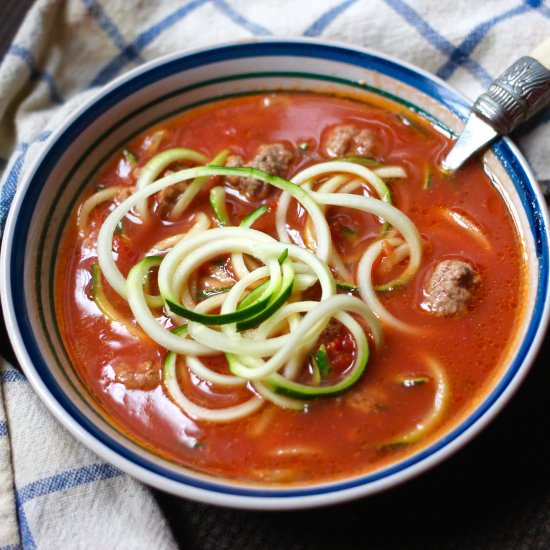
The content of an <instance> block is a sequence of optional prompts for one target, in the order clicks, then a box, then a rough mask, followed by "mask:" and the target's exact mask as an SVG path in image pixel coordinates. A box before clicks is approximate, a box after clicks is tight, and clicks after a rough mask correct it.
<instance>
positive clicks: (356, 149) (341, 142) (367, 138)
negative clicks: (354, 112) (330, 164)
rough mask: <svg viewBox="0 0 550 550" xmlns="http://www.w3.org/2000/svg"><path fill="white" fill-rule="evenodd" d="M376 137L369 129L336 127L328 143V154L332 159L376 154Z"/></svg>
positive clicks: (346, 125) (328, 138) (351, 126)
mask: <svg viewBox="0 0 550 550" xmlns="http://www.w3.org/2000/svg"><path fill="white" fill-rule="evenodd" d="M375 144H376V137H375V135H374V132H373V131H372V130H369V129H368V128H362V129H360V128H357V126H353V125H352V124H342V125H339V126H335V127H334V128H333V129H332V130H331V131H330V133H329V135H328V137H327V142H326V150H327V153H328V154H329V155H330V156H332V157H343V156H346V155H357V156H360V157H367V156H372V155H373V154H374V149H375Z"/></svg>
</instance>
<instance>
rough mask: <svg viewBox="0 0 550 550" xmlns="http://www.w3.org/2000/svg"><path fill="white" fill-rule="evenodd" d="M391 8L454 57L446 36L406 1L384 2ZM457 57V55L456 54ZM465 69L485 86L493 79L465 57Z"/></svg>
mask: <svg viewBox="0 0 550 550" xmlns="http://www.w3.org/2000/svg"><path fill="white" fill-rule="evenodd" d="M384 1H385V2H386V4H387V5H388V6H390V8H392V9H393V10H395V11H396V12H397V13H398V14H399V15H401V17H402V18H403V19H404V20H405V21H406V22H407V23H409V24H410V25H411V26H412V27H414V28H415V29H416V30H417V31H418V33H419V34H420V35H422V36H423V37H424V38H425V39H426V40H427V41H428V42H429V43H430V44H431V45H432V46H435V47H436V48H437V49H438V50H439V51H440V52H442V53H444V54H446V55H448V56H449V57H450V56H451V55H453V53H454V52H455V50H456V48H455V46H453V44H451V42H449V41H448V40H447V39H446V38H445V37H444V36H442V35H441V34H439V33H438V32H437V31H436V30H435V29H434V28H433V27H432V26H431V25H430V24H429V23H428V22H427V21H425V20H424V19H423V18H422V17H421V16H420V15H419V14H418V13H417V12H416V11H415V10H414V9H413V8H411V7H410V6H409V5H408V4H407V3H406V2H404V0H384ZM455 55H456V54H455ZM463 65H464V67H465V68H466V69H467V70H468V71H469V72H470V73H471V74H472V75H473V76H474V77H475V78H476V79H477V80H479V81H480V82H481V83H482V84H483V85H488V84H489V83H490V82H491V80H492V78H491V75H490V74H489V73H488V72H487V71H486V70H485V69H484V68H483V67H482V66H481V65H480V64H479V63H477V62H476V61H474V60H473V59H470V58H469V57H468V56H465V59H464V61H463Z"/></svg>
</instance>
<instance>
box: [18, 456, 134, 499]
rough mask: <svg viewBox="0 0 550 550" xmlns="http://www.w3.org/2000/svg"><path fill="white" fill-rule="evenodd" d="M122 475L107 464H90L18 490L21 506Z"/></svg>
mask: <svg viewBox="0 0 550 550" xmlns="http://www.w3.org/2000/svg"><path fill="white" fill-rule="evenodd" d="M122 475H124V474H123V473H122V472H121V471H120V470H118V469H117V468H115V467H114V466H111V464H107V463H105V462H101V463H98V464H90V465H89V466H83V467H82V468H75V469H73V470H67V471H65V472H61V473H60V474H56V475H53V476H50V477H46V478H44V479H39V480H37V481H33V482H32V483H29V484H28V485H25V486H23V487H22V488H21V489H18V490H17V498H18V500H19V504H20V506H22V505H23V504H25V503H26V502H28V501H29V500H32V499H34V498H38V497H42V496H44V495H49V494H52V493H57V492H59V491H66V490H67V489H71V488H72V487H78V486H80V485H85V484H87V483H92V482H94V481H101V480H104V479H111V478H114V477H119V476H122Z"/></svg>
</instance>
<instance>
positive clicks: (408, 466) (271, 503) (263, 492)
mask: <svg viewBox="0 0 550 550" xmlns="http://www.w3.org/2000/svg"><path fill="white" fill-rule="evenodd" d="M251 45H252V46H255V48H254V49H255V51H254V57H263V56H266V55H283V54H281V53H280V52H279V51H277V53H276V54H273V53H272V54H270V53H269V51H270V47H272V48H275V49H277V48H279V49H281V48H284V47H291V48H292V47H296V48H298V49H299V48H302V49H303V50H304V53H302V56H304V57H314V58H317V59H327V58H330V55H329V54H330V53H331V52H332V53H336V52H338V53H339V55H340V58H339V59H338V60H340V61H344V62H347V63H350V64H354V65H358V66H360V65H359V64H358V63H354V60H353V58H354V57H357V56H359V57H360V58H362V59H368V60H370V61H371V63H372V62H373V60H376V62H378V63H381V64H382V65H386V66H389V67H393V68H396V69H397V70H398V71H403V70H405V71H408V72H409V73H411V74H413V75H415V76H417V77H420V78H421V79H422V81H423V83H424V84H425V87H423V88H418V89H419V90H420V91H422V92H424V93H427V94H428V95H429V96H431V97H432V98H433V99H435V100H436V101H437V102H438V103H442V104H444V105H445V107H446V108H448V109H449V110H451V111H452V112H454V113H455V114H456V115H458V116H459V117H461V118H462V119H464V118H465V116H466V115H467V113H468V111H469V106H470V105H471V102H470V101H469V100H467V99H466V98H465V97H464V96H462V95H461V94H460V93H459V92H457V91H456V90H454V89H453V88H452V87H451V86H449V85H448V84H447V83H446V82H444V81H443V80H441V79H439V78H438V77H436V76H434V75H432V74H430V73H428V72H427V71H424V70H423V69H420V68H418V67H415V66H414V65H412V64H409V63H406V62H403V61H400V60H398V59H397V58H394V57H392V56H389V55H386V54H382V53H380V52H377V51H375V50H371V49H368V48H362V47H357V46H353V45H349V44H343V43H340V42H333V41H327V40H319V39H310V38H284V37H283V38H277V37H269V38H263V39H258V38H254V39H251V40H239V41H233V42H227V43H223V44H217V45H213V46H208V47H203V48H196V49H192V50H184V51H178V52H175V53H172V54H169V55H166V56H163V57H160V58H157V59H155V60H152V61H149V62H147V63H144V64H143V65H141V66H139V67H137V68H135V69H133V70H131V71H129V72H127V73H124V74H123V75H121V76H119V77H118V78H116V79H114V80H113V81H112V82H110V83H109V84H108V85H106V86H104V87H103V88H101V89H100V90H99V91H98V93H96V94H94V95H93V96H92V97H90V98H89V99H88V100H87V101H85V102H84V103H83V105H82V106H81V107H80V108H79V109H77V110H76V111H75V112H73V113H72V114H71V115H70V116H69V117H68V118H67V119H66V120H65V121H64V123H63V124H62V125H61V126H60V127H59V128H57V129H56V130H55V132H53V133H52V134H51V136H50V137H49V139H48V142H47V145H46V146H45V147H44V149H43V151H42V153H41V154H40V155H39V157H38V158H37V159H36V160H35V161H34V163H33V166H32V168H31V169H29V170H28V171H27V174H26V175H25V176H24V177H23V178H22V180H21V182H20V183H19V186H18V189H17V192H16V195H15V197H14V201H13V204H12V206H11V208H10V212H9V214H8V218H7V220H6V224H5V230H4V236H3V240H2V255H1V258H0V275H1V276H2V279H3V281H4V284H3V285H2V287H1V290H0V300H1V302H2V309H3V313H4V318H5V322H6V326H7V330H8V335H9V337H10V340H11V342H12V345H13V347H14V351H15V354H16V357H17V359H18V361H19V363H20V365H21V366H22V368H23V371H24V373H25V375H26V377H27V379H28V380H29V382H30V384H31V386H32V387H33V389H34V391H35V392H36V393H37V394H38V395H39V397H40V399H41V400H42V402H43V403H44V404H45V405H46V406H47V408H48V409H49V410H50V412H51V413H52V414H53V415H54V416H55V417H56V418H57V420H58V421H59V422H60V423H61V424H62V425H63V426H64V427H66V428H67V429H68V430H69V431H70V432H71V433H72V434H73V435H74V436H75V437H76V438H77V439H78V440H79V441H80V442H82V443H84V444H85V445H86V446H87V447H88V448H89V449H91V450H92V451H93V452H95V453H97V454H98V455H99V456H101V457H102V458H103V459H105V460H107V461H108V462H110V463H112V464H114V465H115V466H117V467H118V468H120V469H121V470H123V471H125V472H126V473H128V474H130V475H132V476H133V477H136V478H138V479H139V480H141V481H143V482H145V483H147V484H149V485H151V486H154V487H156V488H158V489H161V490H164V491H167V492H170V493H172V494H175V495H177V496H183V497H188V498H192V499H195V500H199V501H202V502H206V503H209V504H216V505H224V506H230V507H234V508H255V509H265V510H276V509H290V508H294V509H297V508H305V507H315V506H322V505H329V504H334V503H337V502H342V501H346V500H351V499H353V498H358V497H361V496H366V495H370V494H375V493H377V492H379V491H382V490H386V489H388V488H390V487H393V486H395V485H398V484H400V483H402V482H404V481H406V480H408V479H411V478H413V477H415V476H416V475H419V474H420V473H422V472H424V471H426V470H428V469H429V468H432V467H433V466H435V465H436V464H438V463H440V462H441V461H442V460H444V459H445V458H447V457H448V456H450V455H451V454H453V453H454V452H456V451H457V450H458V449H460V448H461V447H462V446H463V445H464V444H466V443H467V442H468V441H470V440H471V439H472V438H473V437H475V436H476V435H477V434H478V433H479V432H480V431H481V430H482V429H483V428H484V427H485V426H487V425H488V424H489V422H491V421H492V420H493V419H494V417H495V416H496V415H497V414H498V413H499V412H500V410H501V409H502V408H503V406H504V405H505V404H506V403H507V402H508V401H509V399H510V398H511V396H512V395H513V394H514V393H515V391H516V390H517V388H518V387H519V385H520V384H521V382H522V381H523V379H524V378H525V376H526V374H527V372H528V370H529V369H530V367H531V365H532V363H533V361H534V359H535V357H536V354H537V352H538V350H539V348H540V345H541V344H542V340H543V338H544V334H545V332H546V328H547V325H548V321H549V316H550V293H549V292H548V283H549V280H548V261H549V260H548V241H549V240H550V223H549V218H548V212H547V209H546V204H545V200H544V198H543V196H542V192H541V191H540V189H539V188H538V186H537V184H536V179H535V177H534V175H533V173H532V171H531V169H530V168H529V166H528V164H527V161H526V160H525V159H524V158H523V156H522V155H521V153H520V152H519V150H518V149H517V147H516V146H515V145H514V144H513V143H512V142H511V141H510V140H509V139H508V138H504V139H502V140H501V141H499V142H498V143H497V145H495V146H494V149H495V148H498V147H505V148H506V149H507V150H508V151H509V153H510V154H511V159H512V161H513V162H514V163H515V164H516V165H515V167H514V168H515V169H518V170H520V171H521V172H522V173H523V174H524V176H525V181H526V182H527V188H526V189H523V192H520V190H518V196H520V198H521V199H522V203H523V204H525V201H524V199H525V197H524V193H525V192H527V191H528V192H529V193H530V194H531V195H532V196H533V199H534V202H533V204H534V207H535V209H536V214H537V216H538V219H536V220H534V222H536V223H537V224H538V225H537V227H538V228H539V230H541V231H542V237H543V238H544V239H545V243H544V244H545V245H546V246H545V247H543V248H544V249H543V252H542V259H541V258H539V256H537V258H538V259H539V261H540V262H542V268H543V269H540V273H539V287H540V284H544V285H545V296H544V298H545V299H544V302H543V303H542V304H539V303H535V306H534V308H533V312H532V314H531V315H530V317H528V318H527V319H526V325H527V324H528V325H529V331H528V333H527V334H526V335H525V336H524V338H523V340H522V344H521V348H520V349H519V350H518V351H517V353H516V354H515V355H514V357H513V358H511V359H510V361H509V363H510V364H509V365H508V367H507V369H506V370H504V371H503V373H502V375H501V376H500V377H499V379H498V381H495V383H494V387H493V389H492V390H491V391H490V392H489V393H488V394H487V395H486V397H485V398H484V399H483V401H482V402H480V404H479V405H478V406H476V408H475V409H474V410H473V411H472V412H471V413H470V414H469V415H468V416H467V417H466V418H465V419H463V420H462V421H461V422H460V423H459V424H458V425H456V426H455V427H454V428H452V429H451V430H450V431H449V432H447V433H446V434H445V435H444V436H443V437H441V438H439V439H438V440H437V441H436V442H434V444H432V445H430V446H429V447H427V448H424V449H422V450H420V451H418V452H416V453H414V454H413V455H411V456H409V457H407V458H405V459H404V460H402V461H398V462H397V463H393V464H390V465H388V466H387V467H384V468H383V469H381V470H377V471H375V472H374V474H378V473H379V474H380V475H379V476H378V477H376V476H375V477H373V472H371V473H370V474H369V473H367V474H360V475H355V476H353V478H351V479H352V480H353V483H352V484H351V485H350V478H342V479H338V480H336V481H334V482H331V483H330V484H329V486H323V485H315V484H314V485H309V486H307V485H306V486H305V487H298V488H295V489H293V488H292V487H291V488H289V489H288V491H279V490H277V491H273V490H272V491H270V490H269V488H266V489H264V488H261V487H257V486H254V487H255V488H252V489H249V488H248V487H249V486H247V485H246V484H243V488H244V489H243V490H242V491H239V490H234V489H232V490H231V491H225V492H224V487H225V488H227V487H230V485H224V480H223V478H220V479H219V480H216V481H215V482H213V483H204V482H202V481H200V483H198V484H191V485H190V484H189V483H188V482H187V481H185V480H180V481H178V480H176V479H174V478H169V477H167V476H166V475H163V474H162V473H158V472H156V471H152V470H151V469H150V467H147V465H144V461H143V460H141V459H140V460H139V463H136V462H135V460H132V459H130V458H128V456H127V455H128V452H126V453H124V455H125V456H123V455H121V454H120V451H117V450H115V449H113V448H112V447H111V446H109V445H107V443H105V441H104V440H103V439H98V437H97V433H95V434H94V433H91V432H90V431H89V428H87V427H85V426H84V425H83V423H82V421H80V422H79V420H78V419H77V418H75V417H74V416H73V415H72V414H71V413H70V412H69V411H68V410H67V409H66V407H65V406H64V405H63V404H62V403H60V402H59V400H58V399H57V397H56V396H55V395H54V393H52V391H51V389H50V388H49V387H48V385H47V384H46V383H45V381H44V380H43V378H42V376H41V374H40V373H39V372H38V370H37V369H36V367H35V365H34V364H33V361H32V359H31V356H30V354H29V351H28V349H27V346H26V345H25V341H24V338H23V335H22V332H21V330H20V327H19V324H18V320H17V313H16V307H15V304H14V300H13V293H12V266H11V262H10V260H11V257H12V252H13V247H14V240H15V238H16V234H17V232H16V226H17V221H18V214H19V212H20V210H21V207H22V206H23V203H24V199H25V195H26V191H27V190H28V189H29V187H30V185H31V183H32V181H33V180H34V178H35V176H37V173H38V171H39V168H40V167H41V166H42V162H43V161H44V160H45V159H46V158H47V156H48V154H49V153H50V152H51V149H52V147H53V146H54V144H55V143H56V142H57V141H58V139H59V138H60V137H61V136H62V135H63V134H64V133H65V132H66V131H67V130H68V129H69V128H70V127H71V125H72V124H73V123H75V121H77V120H78V119H79V117H80V116H81V115H84V114H85V113H86V112H87V111H88V110H89V109H90V108H91V107H93V106H94V105H97V104H99V103H100V102H101V101H102V100H104V99H105V97H106V96H107V95H108V94H109V93H111V92H112V91H114V90H118V89H120V88H121V87H123V86H124V85H127V84H129V83H131V82H132V81H133V80H134V79H136V77H139V76H142V75H144V74H145V73H152V72H154V70H155V69H158V68H159V67H163V66H165V65H167V64H168V63H170V62H172V61H181V60H185V59H187V60H189V59H192V58H193V57H194V56H199V57H200V55H201V54H211V55H216V54H219V55H220V58H219V59H217V60H216V61H210V63H212V62H217V61H227V60H231V59H236V58H242V57H251V56H250V55H241V56H232V55H231V54H232V53H234V52H236V51H238V50H239V49H242V48H246V47H250V46H251ZM304 45H305V46H307V47H306V48H304ZM314 49H316V50H318V52H319V53H318V54H317V55H313V50H314ZM322 53H323V54H324V55H321V54H322ZM290 55H292V56H293V57H295V56H296V55H299V54H290ZM346 56H347V58H346ZM367 64H368V63H367ZM205 65H207V63H199V64H198V65H197V66H205ZM371 69H372V67H371ZM392 76H393V75H392ZM398 80H400V81H403V80H402V78H398ZM414 87H416V86H414ZM430 92H433V93H430ZM442 93H444V94H447V96H446V99H447V100H448V101H449V102H450V103H451V104H452V105H449V104H448V103H445V102H443V97H442ZM524 210H525V208H524ZM525 214H526V215H527V214H528V212H527V211H526V212H525ZM528 217H529V216H528ZM529 221H530V224H531V221H532V220H529ZM535 260H536V259H535ZM535 260H531V261H535ZM528 261H529V260H528ZM539 290H540V288H539ZM537 311H538V322H537V323H535V325H534V326H532V325H533V320H534V318H535V317H536V313H537ZM531 329H532V331H531ZM531 332H533V333H531ZM525 346H527V349H525V350H524V347H525ZM522 350H524V351H523V357H522V358H521V360H519V363H518V366H517V368H516V369H515V371H514V372H511V371H512V370H513V369H512V366H513V363H514V362H516V361H517V360H518V359H519V356H520V354H521V353H522ZM50 374H51V373H50ZM508 378H509V379H508ZM52 379H53V376H52ZM500 386H502V388H501V389H500V390H499V391H498V394H497V395H496V396H494V397H493V394H494V393H495V392H496V390H497V389H499V388H500ZM61 393H62V394H63V392H61ZM88 424H89V422H88ZM465 424H467V425H466V426H465ZM96 430H97V428H96ZM457 431H458V432H459V433H456V432H457ZM130 454H131V453H130ZM409 459H414V461H413V462H411V463H409V462H410V460H409ZM396 465H397V466H399V468H398V470H397V471H392V469H393V468H395V467H396ZM186 475H187V477H188V478H190V479H191V480H193V473H192V472H191V471H188V473H187V474H186ZM369 477H370V478H372V479H367V478H369ZM333 485H334V486H335V487H332V486H333ZM231 487H232V486H231ZM308 487H309V488H310V489H309V490H308ZM285 493H288V494H285ZM293 493H294V495H293Z"/></svg>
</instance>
